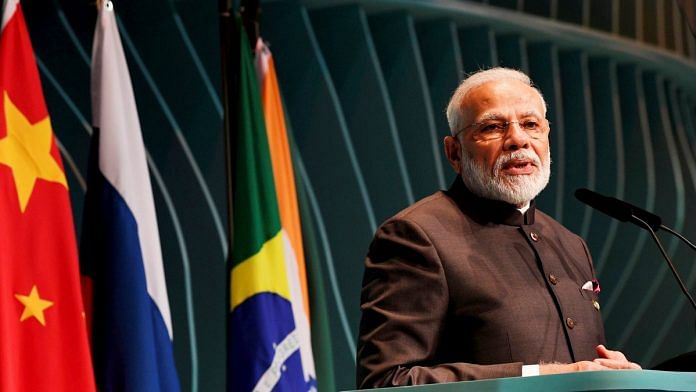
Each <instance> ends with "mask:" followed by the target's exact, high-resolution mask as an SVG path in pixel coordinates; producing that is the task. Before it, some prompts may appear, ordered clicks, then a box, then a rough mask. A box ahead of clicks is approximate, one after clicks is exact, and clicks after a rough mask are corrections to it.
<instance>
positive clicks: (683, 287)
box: [632, 215, 696, 310]
mask: <svg viewBox="0 0 696 392" xmlns="http://www.w3.org/2000/svg"><path fill="white" fill-rule="evenodd" d="M632 217H633V219H635V220H636V221H637V222H639V223H640V225H641V226H643V228H645V229H646V230H648V231H649V232H650V235H651V236H652V238H653V240H655V243H656V244H657V247H658V248H659V249H660V253H662V257H664V258H665V261H667V265H668V266H669V269H670V270H671V271H672V275H674V279H676V280H677V283H679V288H681V291H682V292H683V293H684V295H686V298H688V299H689V302H691V306H692V307H693V308H694V310H696V302H694V298H693V297H692V296H691V294H690V293H689V290H688V289H687V288H686V285H685V284H684V282H683V281H682V279H681V277H680V276H679V273H677V269H676V268H674V264H672V260H671V259H670V258H669V256H668V255H667V252H666V251H665V248H664V247H663V246H662V243H661V242H660V239H659V238H658V237H657V234H655V230H653V229H652V227H650V225H649V224H648V223H647V222H646V221H644V220H642V219H640V218H638V217H637V216H635V215H632ZM660 227H661V228H664V226H663V225H660ZM669 231H670V232H673V231H672V230H671V229H669ZM673 233H675V234H676V232H673ZM679 237H681V235H679ZM684 239H685V240H686V238H684ZM687 242H688V241H687ZM692 245H693V244H692Z"/></svg>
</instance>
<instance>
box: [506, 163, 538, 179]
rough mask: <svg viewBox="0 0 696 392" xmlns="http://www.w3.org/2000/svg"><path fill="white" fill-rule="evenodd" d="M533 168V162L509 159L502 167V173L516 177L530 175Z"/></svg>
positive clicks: (534, 166)
mask: <svg viewBox="0 0 696 392" xmlns="http://www.w3.org/2000/svg"><path fill="white" fill-rule="evenodd" d="M535 168H536V165H535V164H534V161H532V160H530V159H511V160H509V161H507V162H506V163H505V164H504V165H503V167H502V171H503V172H504V173H505V174H508V175H513V176H518V175H524V174H532V173H533V172H534V170H535Z"/></svg>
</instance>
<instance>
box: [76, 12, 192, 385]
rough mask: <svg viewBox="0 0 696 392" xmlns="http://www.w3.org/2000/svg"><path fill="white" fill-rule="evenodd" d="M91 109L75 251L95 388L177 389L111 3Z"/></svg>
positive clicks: (141, 152) (96, 54)
mask: <svg viewBox="0 0 696 392" xmlns="http://www.w3.org/2000/svg"><path fill="white" fill-rule="evenodd" d="M92 115H93V125H94V127H95V131H94V135H93V136H92V149H91V152H90V167H89V178H88V189H87V196H86V199H85V210H84V221H83V222H84V223H83V226H82V241H81V248H80V251H81V252H80V253H81V254H80V256H81V259H82V260H81V261H82V271H83V274H84V275H85V278H84V279H83V282H85V283H86V287H87V289H86V290H85V292H86V293H87V295H85V297H86V298H88V299H89V298H91V299H92V301H91V309H92V310H91V312H89V311H88V315H89V316H91V323H92V326H91V331H92V353H93V360H94V368H95V375H96V381H97V386H98V389H99V390H101V391H112V390H113V391H124V390H138V391H178V390H179V381H178V377H177V373H176V368H175V366H174V355H173V350H172V322H171V316H170V311H169V302H168V299H167V287H166V284H165V279H164V267H163V264H162V253H161V249H160V240H159V232H158V229H157V217H156V215H155V206H154V200H153V195H152V188H151V186H150V176H149V174H148V169H147V159H146V155H145V147H144V144H143V138H142V135H141V132H140V121H139V120H138V113H137V110H136V105H135V97H134V95H133V89H132V86H131V81H130V76H129V73H128V66H127V64H126V59H125V56H124V53H123V47H122V46H121V39H120V37H119V33H118V28H117V25H116V18H115V15H114V10H113V5H112V3H111V2H110V1H104V2H103V3H102V4H101V5H100V6H99V15H98V18H97V27H96V31H95V34H94V46H93V50H92ZM90 285H91V287H90ZM90 292H91V293H92V295H91V296H90V295H89V293H90ZM88 305H89V301H88ZM89 307H90V306H88V308H89Z"/></svg>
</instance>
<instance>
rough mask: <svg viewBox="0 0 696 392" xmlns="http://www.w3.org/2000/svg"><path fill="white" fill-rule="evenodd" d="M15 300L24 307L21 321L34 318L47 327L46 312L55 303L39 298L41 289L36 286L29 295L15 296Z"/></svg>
mask: <svg viewBox="0 0 696 392" xmlns="http://www.w3.org/2000/svg"><path fill="white" fill-rule="evenodd" d="M15 298H17V300H18V301H19V302H21V303H22V304H23V305H24V312H22V316H21V317H20V318H19V321H24V320H26V319H28V318H29V317H34V318H36V320H38V321H39V323H41V325H43V326H46V319H45V318H44V310H46V309H48V308H50V307H51V306H53V302H51V301H46V300H45V299H41V297H39V289H37V288H36V285H34V286H33V287H32V288H31V292H30V293H29V295H20V294H15Z"/></svg>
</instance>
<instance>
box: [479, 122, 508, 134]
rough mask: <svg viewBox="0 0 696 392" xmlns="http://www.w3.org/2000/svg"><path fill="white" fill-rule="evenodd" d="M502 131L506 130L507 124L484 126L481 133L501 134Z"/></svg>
mask: <svg viewBox="0 0 696 392" xmlns="http://www.w3.org/2000/svg"><path fill="white" fill-rule="evenodd" d="M502 130H505V124H503V123H490V124H484V125H483V126H482V127H481V132H483V133H493V132H499V131H502Z"/></svg>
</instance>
